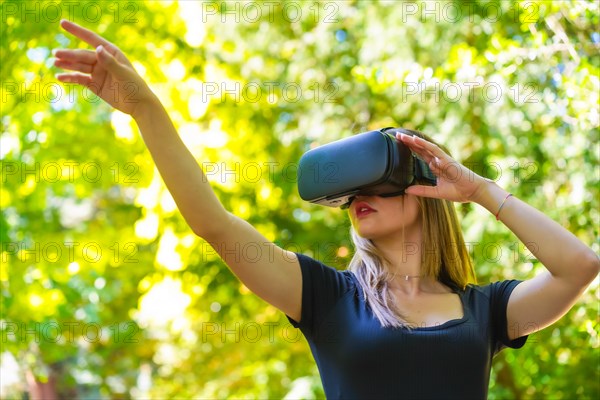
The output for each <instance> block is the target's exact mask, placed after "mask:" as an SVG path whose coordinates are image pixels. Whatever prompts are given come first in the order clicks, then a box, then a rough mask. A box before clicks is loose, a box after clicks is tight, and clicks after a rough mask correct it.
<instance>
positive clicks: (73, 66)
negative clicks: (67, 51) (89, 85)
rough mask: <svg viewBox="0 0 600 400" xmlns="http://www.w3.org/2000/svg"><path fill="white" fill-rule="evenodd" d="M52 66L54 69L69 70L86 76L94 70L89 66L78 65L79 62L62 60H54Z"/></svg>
mask: <svg viewBox="0 0 600 400" xmlns="http://www.w3.org/2000/svg"><path fill="white" fill-rule="evenodd" d="M54 65H55V66H56V67H59V68H62V69H70V70H71V71H79V72H83V73H86V74H91V73H92V71H93V70H94V66H93V65H91V64H85V63H79V62H71V61H65V60H63V59H60V58H57V59H56V60H54Z"/></svg>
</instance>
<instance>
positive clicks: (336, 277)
mask: <svg viewBox="0 0 600 400" xmlns="http://www.w3.org/2000/svg"><path fill="white" fill-rule="evenodd" d="M296 256H297V257H298V261H299V262H300V269H301V272H302V311H301V317H300V322H297V321H294V320H293V319H292V318H290V317H289V316H287V315H286V316H287V318H288V320H289V321H290V323H291V324H292V325H293V326H294V327H296V328H300V330H302V332H303V333H304V334H305V335H311V334H313V333H315V332H316V329H317V328H318V327H319V325H320V324H321V323H322V322H323V320H324V319H325V317H327V314H328V313H329V311H330V310H331V309H332V308H333V307H334V306H335V305H336V303H337V302H338V300H339V299H340V298H341V297H342V296H343V295H344V294H345V293H346V292H348V291H349V290H350V288H351V278H350V277H349V276H348V272H347V271H338V270H337V269H335V268H333V267H330V266H328V265H325V264H323V263H321V262H319V261H317V260H314V259H313V258H311V257H308V256H306V255H304V254H299V253H296Z"/></svg>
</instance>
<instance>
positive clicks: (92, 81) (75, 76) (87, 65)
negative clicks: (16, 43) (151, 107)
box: [54, 20, 156, 116]
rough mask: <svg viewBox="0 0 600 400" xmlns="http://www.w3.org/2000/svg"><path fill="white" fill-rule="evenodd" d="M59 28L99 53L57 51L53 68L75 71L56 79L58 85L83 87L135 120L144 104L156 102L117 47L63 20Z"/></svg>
mask: <svg viewBox="0 0 600 400" xmlns="http://www.w3.org/2000/svg"><path fill="white" fill-rule="evenodd" d="M60 25H61V27H62V28H63V29H65V30H66V31H67V32H69V33H71V34H72V35H74V36H76V37H78V38H79V39H81V40H83V41H84V42H86V43H88V44H89V45H91V46H94V48H95V49H96V50H95V51H94V50H83V49H60V50H57V51H56V52H55V53H54V56H55V61H54V65H55V66H57V67H60V68H63V69H67V70H71V71H75V72H69V73H62V74H58V75H56V78H57V79H58V80H59V81H61V82H66V83H77V84H80V85H83V86H85V87H87V88H89V89H90V90H91V91H92V92H94V93H95V94H96V95H97V96H98V97H100V98H101V99H102V100H104V101H106V102H107V103H108V104H110V105H111V106H113V107H114V108H116V109H117V110H119V111H122V112H124V113H126V114H130V115H132V116H134V114H135V113H136V111H139V109H140V108H141V107H143V104H145V103H148V102H150V101H152V100H154V99H156V96H154V94H153V93H152V91H151V90H150V88H149V87H148V85H147V84H146V82H144V80H143V79H142V77H141V76H140V75H139V74H138V73H137V72H136V71H135V68H134V67H133V65H132V64H131V62H129V60H128V59H127V57H125V54H123V52H122V51H121V50H119V48H118V47H117V46H115V45H114V44H112V43H110V42H109V41H107V40H106V39H104V38H103V37H101V36H100V35H97V34H96V33H94V32H92V31H90V30H88V29H85V28H83V27H82V26H79V25H77V24H76V23H74V22H71V21H66V20H62V21H61V23H60Z"/></svg>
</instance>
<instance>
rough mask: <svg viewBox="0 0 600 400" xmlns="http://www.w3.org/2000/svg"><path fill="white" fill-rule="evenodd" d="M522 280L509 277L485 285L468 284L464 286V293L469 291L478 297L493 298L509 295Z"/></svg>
mask: <svg viewBox="0 0 600 400" xmlns="http://www.w3.org/2000/svg"><path fill="white" fill-rule="evenodd" d="M521 282H522V281H520V280H517V279H509V280H503V281H496V282H491V283H488V284H486V285H476V284H469V285H467V287H466V288H465V293H471V294H474V295H476V296H478V297H485V298H488V299H490V300H493V299H495V298H497V297H498V296H500V297H505V296H510V293H511V292H512V291H513V290H514V288H515V287H517V285H518V284H519V283H521Z"/></svg>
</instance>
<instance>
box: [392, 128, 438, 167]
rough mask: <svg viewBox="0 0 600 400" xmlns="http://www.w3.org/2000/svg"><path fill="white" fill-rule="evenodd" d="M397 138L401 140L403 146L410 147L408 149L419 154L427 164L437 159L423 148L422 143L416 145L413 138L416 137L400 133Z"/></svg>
mask: <svg viewBox="0 0 600 400" xmlns="http://www.w3.org/2000/svg"><path fill="white" fill-rule="evenodd" d="M396 138H397V139H399V140H400V141H401V142H402V143H403V144H405V145H406V146H408V148H409V149H410V150H411V151H412V152H413V153H415V154H417V155H418V156H419V157H420V158H422V159H423V160H424V161H425V162H427V163H429V162H431V160H433V159H434V158H435V155H434V154H433V153H432V152H431V151H429V150H428V149H426V148H425V147H423V145H421V144H420V143H416V142H415V141H414V140H413V138H414V136H410V135H405V134H403V133H398V134H397V135H396Z"/></svg>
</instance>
